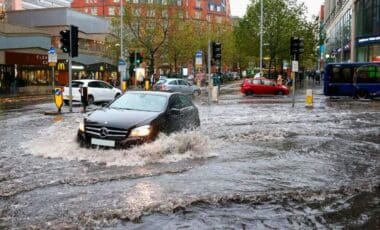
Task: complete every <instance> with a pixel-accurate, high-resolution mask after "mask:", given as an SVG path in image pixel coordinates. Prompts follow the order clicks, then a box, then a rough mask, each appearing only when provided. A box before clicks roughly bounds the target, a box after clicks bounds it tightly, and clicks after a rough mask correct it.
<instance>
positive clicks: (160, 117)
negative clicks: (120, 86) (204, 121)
mask: <svg viewBox="0 0 380 230" xmlns="http://www.w3.org/2000/svg"><path fill="white" fill-rule="evenodd" d="M199 125H200V120H199V113H198V109H197V107H196V106H195V105H194V104H193V102H192V101H191V99H190V98H189V97H188V96H186V95H183V94H180V93H167V92H151V91H130V92H126V93H124V94H123V95H122V96H121V97H119V98H117V99H116V100H115V101H113V102H112V103H110V104H109V105H107V106H105V107H103V108H101V109H99V110H95V111H94V112H92V113H90V114H89V115H87V117H85V118H84V119H83V121H82V122H81V123H80V125H79V130H78V141H79V142H80V143H81V145H82V146H83V145H84V146H91V145H95V146H106V147H129V146H131V145H136V144H141V143H144V142H147V141H152V140H154V139H155V138H156V137H157V135H158V133H160V132H163V133H166V134H169V133H172V132H175V131H179V130H182V129H190V128H194V127H198V126H199Z"/></svg>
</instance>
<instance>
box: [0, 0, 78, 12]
mask: <svg viewBox="0 0 380 230" xmlns="http://www.w3.org/2000/svg"><path fill="white" fill-rule="evenodd" d="M71 2H72V0H43V1H41V0H0V8H4V9H5V10H7V11H8V10H28V9H40V8H52V7H70V4H71Z"/></svg>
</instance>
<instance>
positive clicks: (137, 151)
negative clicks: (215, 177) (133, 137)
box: [21, 117, 215, 166]
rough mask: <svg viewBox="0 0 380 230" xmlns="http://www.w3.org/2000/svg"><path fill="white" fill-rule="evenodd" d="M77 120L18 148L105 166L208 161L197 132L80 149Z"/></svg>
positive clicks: (207, 142)
mask: <svg viewBox="0 0 380 230" xmlns="http://www.w3.org/2000/svg"><path fill="white" fill-rule="evenodd" d="M78 120H79V118H75V117H71V118H70V117H68V118H67V119H66V120H58V121H57V122H56V123H55V124H53V125H52V126H50V127H48V128H47V129H44V130H41V131H39V133H38V134H36V135H35V137H33V139H31V140H29V141H27V142H24V143H22V144H21V146H22V147H23V148H24V149H25V150H27V152H29V153H31V154H33V155H35V156H40V157H46V158H62V159H64V160H76V161H89V162H93V163H100V164H106V165H108V166H115V165H116V166H142V165H146V164H151V163H172V162H178V161H182V160H186V159H199V158H208V157H212V156H214V155H215V153H212V152H210V145H211V143H210V140H209V138H207V137H205V136H203V135H202V134H201V133H200V131H199V130H198V131H197V130H195V131H183V132H178V133H174V134H171V135H169V136H167V135H165V134H162V133H161V134H160V135H159V137H158V138H157V139H156V140H155V141H153V142H151V143H146V144H143V145H139V146H135V147H132V148H128V149H123V150H120V149H117V150H115V149H101V148H98V149H95V148H82V147H80V146H79V144H78V143H77V142H76V132H77V128H78Z"/></svg>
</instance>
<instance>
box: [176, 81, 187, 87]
mask: <svg viewBox="0 0 380 230" xmlns="http://www.w3.org/2000/svg"><path fill="white" fill-rule="evenodd" d="M178 82H179V85H186V86H187V85H188V84H187V82H186V81H184V80H178Z"/></svg>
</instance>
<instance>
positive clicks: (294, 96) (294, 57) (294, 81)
mask: <svg viewBox="0 0 380 230" xmlns="http://www.w3.org/2000/svg"><path fill="white" fill-rule="evenodd" d="M293 60H294V61H297V54H294V55H293ZM291 74H292V88H293V90H292V91H293V92H292V107H293V108H294V104H295V103H296V72H294V70H293V69H292V73H291Z"/></svg>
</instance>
